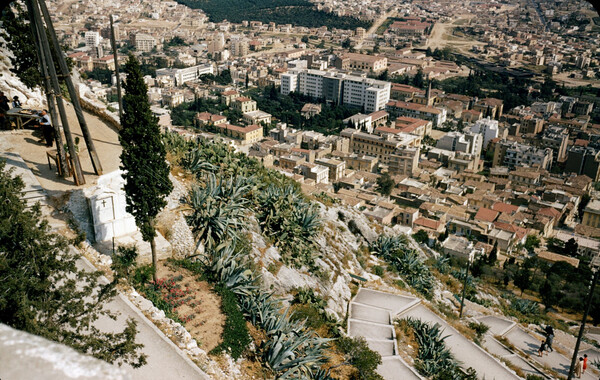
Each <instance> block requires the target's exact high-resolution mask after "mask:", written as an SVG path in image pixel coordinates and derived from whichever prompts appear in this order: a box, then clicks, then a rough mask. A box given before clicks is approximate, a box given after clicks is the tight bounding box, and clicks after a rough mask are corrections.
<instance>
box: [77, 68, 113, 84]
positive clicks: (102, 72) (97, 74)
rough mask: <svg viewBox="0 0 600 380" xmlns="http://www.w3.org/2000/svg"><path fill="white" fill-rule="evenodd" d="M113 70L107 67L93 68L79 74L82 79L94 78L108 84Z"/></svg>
mask: <svg viewBox="0 0 600 380" xmlns="http://www.w3.org/2000/svg"><path fill="white" fill-rule="evenodd" d="M112 74H113V71H112V70H109V69H101V68H95V69H94V70H92V71H88V72H85V73H83V74H82V75H81V77H82V78H83V79H95V80H97V81H100V83H102V84H107V85H110V84H111V81H112Z"/></svg>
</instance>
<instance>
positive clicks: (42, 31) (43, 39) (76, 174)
mask: <svg viewBox="0 0 600 380" xmlns="http://www.w3.org/2000/svg"><path fill="white" fill-rule="evenodd" d="M31 3H32V7H31V8H32V9H33V17H34V18H35V21H36V25H37V28H38V33H39V36H40V44H41V45H42V51H43V52H44V56H45V57H46V67H47V68H48V73H49V74H50V82H51V84H52V87H53V89H54V93H55V97H56V104H57V106H58V112H59V114H60V118H61V120H62V125H63V129H64V132H65V140H67V146H68V147H69V153H70V156H71V157H70V158H71V161H72V162H73V178H74V179H75V184H76V185H83V184H85V178H84V176H83V171H82V170H81V164H80V162H79V156H78V155H77V151H76V150H75V143H74V142H73V136H72V135H71V128H70V127H69V120H68V117H67V111H66V109H65V104H64V103H63V99H62V93H61V89H60V84H59V83H58V76H57V74H56V68H55V67H54V59H53V58H52V52H51V50H50V43H49V42H48V36H47V35H46V28H44V24H43V22H42V17H41V15H40V9H39V6H38V2H37V0H31Z"/></svg>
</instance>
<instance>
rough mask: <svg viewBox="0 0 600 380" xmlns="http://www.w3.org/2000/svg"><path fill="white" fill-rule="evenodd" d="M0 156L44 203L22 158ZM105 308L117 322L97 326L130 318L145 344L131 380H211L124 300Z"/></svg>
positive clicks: (47, 212)
mask: <svg viewBox="0 0 600 380" xmlns="http://www.w3.org/2000/svg"><path fill="white" fill-rule="evenodd" d="M106 128H108V127H106ZM92 135H93V132H92ZM2 156H3V157H4V158H7V159H8V160H7V166H8V167H14V168H15V173H16V174H19V175H21V176H22V178H23V180H24V182H25V189H24V191H23V196H24V197H25V198H27V197H28V196H29V195H31V194H35V197H36V198H35V199H36V200H43V199H44V198H45V196H46V194H45V191H44V189H43V188H42V187H41V186H40V182H41V181H38V177H37V176H35V175H34V173H32V171H31V170H30V169H29V168H28V166H27V164H26V162H25V161H24V160H23V159H22V158H21V156H20V155H19V154H18V153H16V152H10V153H6V152H4V153H3V154H2ZM52 211H53V210H52V209H51V208H50V207H48V206H44V207H43V208H42V212H43V214H44V216H45V217H47V218H48V219H49V222H50V226H51V229H52V230H54V231H60V230H61V229H64V228H66V223H65V222H64V221H62V220H59V219H56V218H53V217H52V216H51V213H52ZM72 249H74V248H72ZM77 264H78V266H79V267H80V268H84V269H86V270H95V268H94V267H93V266H92V264H91V263H90V262H89V261H87V260H86V259H85V258H83V257H82V258H81V259H80V260H79V261H78V263H77ZM108 308H109V309H110V310H112V311H114V312H118V313H119V317H118V318H117V320H116V321H113V320H111V319H108V318H101V319H99V320H98V321H97V326H98V328H100V329H102V330H104V331H111V330H112V331H122V329H123V327H124V326H125V321H126V320H127V319H128V318H133V319H134V320H135V321H136V322H137V328H138V331H139V332H138V334H137V339H136V340H137V342H139V343H142V344H144V348H143V350H142V352H143V353H145V354H146V355H147V356H148V359H147V361H148V364H146V365H144V366H142V367H141V368H137V369H134V368H132V367H131V366H124V368H126V369H127V372H128V373H129V374H130V376H131V378H132V379H134V380H135V379H140V380H142V379H143V380H155V379H156V380H163V379H210V377H209V376H208V375H206V374H205V373H204V372H202V371H201V370H200V369H199V368H198V366H196V365H195V364H194V363H193V362H192V361H191V360H190V359H189V358H188V357H187V355H186V354H185V353H184V352H183V351H181V350H180V349H179V348H178V347H177V346H176V345H175V344H174V343H173V342H171V341H170V340H169V339H168V338H167V337H166V336H165V335H164V334H163V332H162V331H160V330H159V329H158V328H157V327H156V326H155V325H154V324H153V323H152V322H151V321H149V320H148V319H147V318H146V317H145V316H144V315H143V314H142V313H141V311H140V310H139V309H138V308H137V307H135V306H134V305H133V304H132V303H131V302H130V301H129V300H128V299H127V298H126V297H125V296H123V295H121V294H119V295H118V296H117V297H115V298H114V299H113V300H112V301H111V302H110V303H108Z"/></svg>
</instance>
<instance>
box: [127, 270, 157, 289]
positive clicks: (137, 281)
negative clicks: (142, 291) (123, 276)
mask: <svg viewBox="0 0 600 380" xmlns="http://www.w3.org/2000/svg"><path fill="white" fill-rule="evenodd" d="M154 273H155V271H154V268H153V267H152V265H141V266H139V267H136V268H135V270H134V272H133V277H132V279H131V280H132V282H133V285H134V286H138V285H145V284H147V283H149V282H150V281H151V280H152V277H153V276H154Z"/></svg>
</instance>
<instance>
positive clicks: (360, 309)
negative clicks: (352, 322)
mask: <svg viewBox="0 0 600 380" xmlns="http://www.w3.org/2000/svg"><path fill="white" fill-rule="evenodd" d="M350 318H352V319H357V320H362V321H368V322H376V323H382V324H390V323H391V321H390V312H389V310H384V309H381V308H378V307H374V306H369V305H364V304H361V303H358V302H352V303H350Z"/></svg>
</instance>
